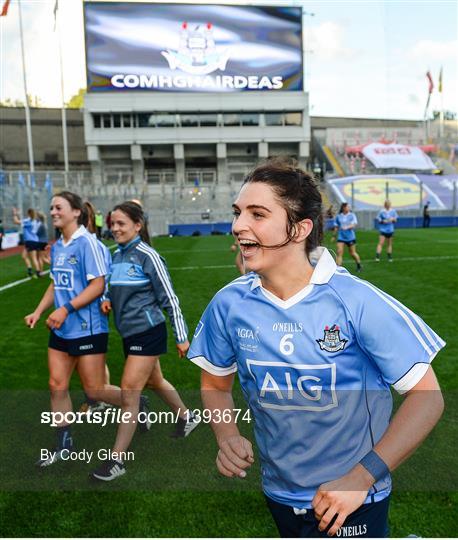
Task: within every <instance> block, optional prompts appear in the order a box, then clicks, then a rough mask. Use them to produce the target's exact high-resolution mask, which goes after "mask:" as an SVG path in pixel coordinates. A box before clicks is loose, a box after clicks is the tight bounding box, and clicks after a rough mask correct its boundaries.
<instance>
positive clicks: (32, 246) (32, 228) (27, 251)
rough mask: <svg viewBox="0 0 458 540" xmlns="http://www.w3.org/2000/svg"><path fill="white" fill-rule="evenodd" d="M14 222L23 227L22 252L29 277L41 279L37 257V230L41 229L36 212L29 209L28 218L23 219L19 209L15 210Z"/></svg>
mask: <svg viewBox="0 0 458 540" xmlns="http://www.w3.org/2000/svg"><path fill="white" fill-rule="evenodd" d="M13 221H14V223H15V224H16V225H21V226H22V235H23V240H24V249H23V250H22V254H21V257H22V259H23V260H24V263H25V265H26V266H27V275H28V276H30V277H40V266H39V264H38V256H37V251H38V236H37V229H38V227H39V223H38V221H37V220H36V215H35V210H34V209H33V208H29V209H28V210H27V217H26V218H24V219H21V218H20V217H19V214H18V211H17V209H16V208H13ZM30 261H32V262H30ZM32 264H33V268H34V269H35V274H34V273H33V270H32Z"/></svg>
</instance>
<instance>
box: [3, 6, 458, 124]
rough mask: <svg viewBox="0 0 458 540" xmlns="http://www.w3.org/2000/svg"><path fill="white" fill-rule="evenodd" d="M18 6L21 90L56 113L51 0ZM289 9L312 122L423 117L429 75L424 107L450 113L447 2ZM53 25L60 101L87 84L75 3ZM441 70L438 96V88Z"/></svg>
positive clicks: (7, 55) (11, 78)
mask: <svg viewBox="0 0 458 540" xmlns="http://www.w3.org/2000/svg"><path fill="white" fill-rule="evenodd" d="M17 2H18V0H11V3H10V7H9V10H8V15H7V16H6V17H1V18H0V33H1V34H0V60H1V71H0V79H1V80H0V100H1V101H3V100H5V99H7V98H9V99H11V100H13V101H14V100H22V101H23V100H24V85H23V74H22V60H21V48H20V38H19V13H18V4H17ZM0 3H1V5H3V3H4V0H0ZM190 3H194V4H195V3H201V2H196V1H195V0H194V1H193V2H190ZM202 3H204V2H202ZM205 3H210V2H205ZM214 3H216V2H214ZM224 3H228V4H229V3H231V4H234V3H240V4H244V3H246V2H242V1H241V2H236V1H230V0H229V1H226V2H224ZM255 3H256V2H251V4H255ZM258 3H261V4H263V5H272V6H275V5H278V4H283V5H284V4H285V3H284V2H276V1H269V0H264V1H263V2H258ZM21 5H22V20H23V31H24V47H25V59H26V69H27V86H28V93H29V94H31V95H32V96H37V97H38V98H39V99H40V102H41V103H42V105H43V106H47V107H60V106H61V83H60V68H59V54H58V51H59V47H58V31H54V15H53V10H54V5H55V0H21ZM290 5H296V6H297V5H303V6H304V7H305V10H306V11H307V12H308V13H313V14H314V15H313V16H311V15H308V16H306V17H305V28H304V30H305V65H306V69H305V72H306V81H305V83H306V88H307V90H309V92H310V112H311V114H312V115H313V116H347V117H361V118H363V117H365V118H368V117H373V118H403V119H415V120H417V119H422V118H423V112H424V108H425V104H426V100H427V97H428V80H427V78H426V72H427V71H430V73H431V75H432V78H433V82H434V86H435V87H434V90H433V94H432V97H431V105H430V109H431V110H433V109H436V110H439V109H440V107H441V98H442V100H443V107H444V109H445V110H451V111H453V112H458V60H457V58H458V3H457V2H456V1H455V0H450V1H445V0H432V1H418V0H406V1H390V0H384V1H379V0H365V1H347V0H340V1H339V0H337V1H336V0H329V1H328V0H319V1H304V2H301V1H294V0H291V2H290ZM57 20H58V25H59V26H60V33H61V43H62V57H63V72H64V90H65V91H64V95H65V101H68V100H69V99H70V98H71V96H72V95H74V94H76V93H77V92H78V90H79V89H80V88H81V87H85V86H86V67H85V49H84V47H85V46H84V28H83V9H82V1H81V0H60V2H59V10H58V14H57ZM441 67H442V69H443V92H442V96H441V94H439V92H438V78H439V72H440V69H441Z"/></svg>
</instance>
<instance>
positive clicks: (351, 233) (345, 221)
mask: <svg viewBox="0 0 458 540" xmlns="http://www.w3.org/2000/svg"><path fill="white" fill-rule="evenodd" d="M336 224H337V227H338V233H337V242H354V241H355V240H356V233H355V229H346V227H348V226H349V225H355V226H356V225H358V220H357V219H356V216H355V214H353V212H348V214H344V213H340V214H338V215H337V216H336Z"/></svg>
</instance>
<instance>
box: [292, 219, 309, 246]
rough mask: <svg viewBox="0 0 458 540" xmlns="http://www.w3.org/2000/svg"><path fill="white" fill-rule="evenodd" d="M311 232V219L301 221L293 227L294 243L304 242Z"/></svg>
mask: <svg viewBox="0 0 458 540" xmlns="http://www.w3.org/2000/svg"><path fill="white" fill-rule="evenodd" d="M312 230H313V221H312V220H311V219H303V220H302V221H299V223H296V224H295V225H294V235H293V239H294V242H297V243H301V242H304V241H305V240H306V239H307V237H308V236H309V235H310V233H311V232H312Z"/></svg>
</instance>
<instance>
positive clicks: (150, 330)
mask: <svg viewBox="0 0 458 540" xmlns="http://www.w3.org/2000/svg"><path fill="white" fill-rule="evenodd" d="M111 230H112V233H113V236H114V238H115V241H116V242H117V243H118V249H116V250H115V252H114V253H113V263H112V272H111V276H110V289H109V291H108V294H107V296H108V298H109V299H108V300H106V301H104V302H102V311H103V312H104V313H105V314H108V313H109V312H110V311H111V309H112V310H113V313H114V320H115V324H116V328H117V329H118V332H119V333H120V334H121V337H122V339H123V348H124V356H125V358H126V363H125V366H124V372H123V375H122V381H121V390H122V412H123V413H124V412H129V413H131V418H138V411H139V407H141V402H142V400H141V396H140V393H141V391H142V390H143V388H144V387H145V386H146V387H147V388H150V389H151V390H153V391H154V392H156V394H158V396H159V397H160V398H161V399H162V400H163V401H165V403H167V405H169V406H170V408H171V409H172V410H173V412H174V413H175V414H177V415H178V416H179V419H178V422H177V425H176V429H175V432H174V433H173V434H172V436H173V437H176V438H178V437H186V436H187V435H189V434H190V433H191V431H192V430H193V429H194V428H195V427H196V426H197V424H198V422H197V421H196V420H195V419H194V417H193V415H192V413H191V412H190V411H189V410H188V408H187V407H186V405H185V404H184V403H183V401H182V400H181V398H180V396H179V394H178V392H177V391H176V390H175V388H174V387H173V386H172V385H171V384H170V383H169V382H168V381H167V380H166V379H165V378H164V377H163V375H162V371H161V366H160V363H159V357H160V355H161V354H165V353H166V352H167V329H166V324H165V317H164V314H163V310H165V311H166V312H167V314H168V316H169V319H170V322H171V324H172V328H173V332H174V336H175V341H176V348H177V351H178V355H179V357H180V358H183V357H184V356H185V355H186V352H187V350H188V348H189V342H188V337H187V327H186V323H185V321H184V318H183V315H182V313H181V308H180V304H179V301H178V298H177V296H176V294H175V292H174V290H173V286H172V281H171V279H170V276H169V273H168V270H167V267H166V265H165V261H164V260H163V259H162V257H160V256H159V254H158V253H157V251H155V250H154V249H153V248H152V247H151V246H150V238H149V233H148V228H147V225H146V222H145V217H144V213H143V210H142V207H141V206H140V205H139V204H137V203H136V202H132V201H126V202H124V203H122V204H119V205H117V206H115V208H114V209H113V211H112V213H111ZM140 422H142V423H143V424H142V423H140ZM142 425H143V426H144V427H143V429H148V428H149V424H148V422H145V418H139V426H140V428H141V426H142ZM135 426H136V424H135V423H121V424H120V425H119V427H118V433H117V436H116V441H115V443H114V446H113V451H112V455H113V457H114V456H117V457H118V459H109V460H106V461H105V462H104V463H102V465H101V466H100V467H99V468H97V469H96V470H95V471H94V472H93V473H92V476H93V478H96V479H97V480H103V481H111V480H114V479H115V478H117V477H118V476H121V475H123V474H125V472H126V468H125V465H124V463H123V461H122V459H121V456H122V455H123V452H126V451H127V449H128V447H129V445H130V442H131V440H132V437H133V435H134V431H135Z"/></svg>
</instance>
